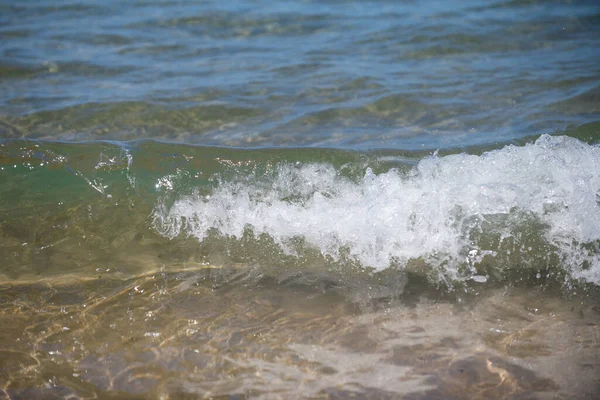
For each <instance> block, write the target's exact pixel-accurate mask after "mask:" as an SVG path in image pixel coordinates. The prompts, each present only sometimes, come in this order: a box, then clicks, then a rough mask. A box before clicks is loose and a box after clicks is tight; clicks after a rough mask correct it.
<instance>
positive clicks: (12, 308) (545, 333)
mask: <svg viewBox="0 0 600 400" xmlns="http://www.w3.org/2000/svg"><path fill="white" fill-rule="evenodd" d="M255 272H256V271H254V272H252V271H246V270H244V269H241V268H238V269H229V270H227V271H225V270H222V269H213V268H205V269H192V268H189V269H186V270H184V271H178V272H174V271H173V272H165V271H163V272H157V273H155V274H151V275H145V276H139V277H136V278H131V279H128V280H112V279H103V278H98V279H90V280H80V279H74V278H69V277H64V278H57V279H54V280H43V279H42V280H39V281H36V282H11V283H4V284H2V286H1V287H0V296H1V299H2V306H1V310H0V319H1V320H2V323H1V324H0V326H1V327H2V328H0V337H1V338H2V343H3V349H2V350H0V351H1V352H2V353H3V354H2V361H1V363H0V365H1V369H0V370H1V371H2V375H1V376H0V378H1V379H2V382H3V388H4V389H3V390H4V396H5V397H7V398H14V399H19V398H23V399H25V398H64V397H63V396H65V397H68V398H124V399H125V398H204V397H211V398H315V399H317V398H348V397H358V398H399V397H402V398H408V399H438V398H439V399H442V398H443V399H449V398H457V399H465V398H468V399H484V398H540V399H550V398H552V399H563V398H564V399H567V398H581V399H584V398H589V399H592V398H594V396H595V394H597V393H598V390H599V389H600V386H599V384H600V382H599V381H598V370H599V368H600V358H599V357H598V354H599V351H600V337H599V333H598V325H599V324H600V310H599V309H598V296H599V293H598V292H597V291H595V292H593V293H588V294H587V295H583V296H572V297H570V298H565V297H562V296H561V295H560V294H557V293H555V292H552V291H550V290H540V289H539V288H535V287H529V288H501V289H494V290H486V291H485V292H482V293H479V292H478V290H477V289H476V288H474V289H472V290H470V291H468V292H464V293H453V294H451V295H446V296H443V295H440V293H439V291H436V290H432V288H427V286H426V285H423V282H419V281H418V280H417V281H411V280H409V281H408V282H406V286H404V288H403V289H402V290H398V291H397V292H396V293H394V295H393V296H389V295H382V294H381V291H378V290H377V288H376V285H375V284H374V282H367V281H363V282H354V284H355V285H354V287H352V288H350V285H349V284H343V283H341V282H339V281H338V282H335V281H332V280H331V279H325V278H322V277H321V278H319V277H314V276H312V277H307V276H304V277H303V276H300V275H295V276H287V277H285V276H281V277H279V278H278V279H275V278H265V277H262V276H261V274H258V275H256V274H255ZM69 396H70V397H69Z"/></svg>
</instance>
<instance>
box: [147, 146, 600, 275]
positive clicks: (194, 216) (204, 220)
mask: <svg viewBox="0 0 600 400" xmlns="http://www.w3.org/2000/svg"><path fill="white" fill-rule="evenodd" d="M599 201H600V148H599V147H598V146H592V145H588V144H585V143H582V142H580V141H578V140H577V139H573V138H569V137H564V136H548V135H545V136H542V137H540V138H539V139H538V140H537V141H536V142H535V143H534V144H528V145H526V146H522V147H518V146H512V145H509V146H506V147H504V148H502V149H499V150H495V151H490V152H487V153H484V154H482V155H480V156H477V155H468V154H456V155H450V156H446V157H437V156H432V157H428V158H425V159H423V160H421V161H420V162H419V163H418V165H417V166H416V167H415V168H413V169H412V170H411V171H410V172H408V173H403V172H400V171H398V170H395V169H392V170H389V171H388V172H385V173H381V174H375V173H373V172H372V171H371V169H369V168H367V169H366V170H365V173H364V176H363V177H362V178H361V179H358V180H351V179H348V178H345V177H343V176H342V175H340V173H339V171H338V170H336V169H335V168H334V167H333V166H331V165H329V164H326V163H321V164H303V165H295V164H282V165H280V166H279V167H278V169H277V173H276V174H274V175H273V176H270V177H252V178H246V179H240V180H235V181H225V182H221V183H220V184H219V185H218V186H217V187H216V188H214V189H213V191H212V193H211V194H210V195H209V196H200V195H199V194H195V195H191V196H183V197H181V198H179V199H178V200H176V201H175V202H174V203H173V204H172V205H171V206H169V207H166V206H164V205H159V206H157V207H156V209H155V211H154V215H153V217H154V225H155V228H156V229H157V230H158V231H159V232H160V233H161V234H163V235H165V236H168V237H176V236H178V235H190V236H193V237H196V238H197V239H198V240H200V241H202V240H204V239H205V238H206V237H207V235H208V234H209V232H210V231H211V230H217V231H218V232H219V233H220V234H222V235H225V236H229V237H236V238H241V237H242V235H243V234H244V231H245V230H246V229H250V230H251V231H252V232H253V233H254V235H261V234H267V235H269V236H270V237H271V238H272V239H273V240H274V241H275V242H276V243H278V244H279V245H280V246H281V247H282V248H283V249H285V250H286V251H287V252H289V253H293V252H294V251H295V248H294V246H293V245H292V243H293V241H294V239H297V238H301V239H302V240H303V241H304V243H306V244H308V245H309V246H311V247H312V248H315V249H318V250H319V251H320V252H321V253H322V254H323V255H324V256H329V257H331V258H333V259H334V260H339V259H340V258H341V257H342V254H343V255H344V257H351V258H352V259H354V260H355V261H357V262H359V263H360V264H362V265H364V266H369V267H372V268H375V269H377V270H382V269H385V268H388V267H389V266H390V265H396V266H402V265H405V264H406V263H408V262H409V261H410V260H416V259H419V260H422V261H424V262H425V263H427V264H428V265H431V266H433V267H440V268H442V269H443V270H444V271H445V273H447V274H450V275H451V276H453V277H458V271H459V269H461V267H464V266H466V267H467V269H470V270H471V274H476V272H475V269H476V267H477V264H478V263H480V262H481V260H482V258H483V257H484V256H486V255H488V256H490V257H493V256H494V255H495V254H496V252H497V251H498V248H489V246H488V248H486V247H485V246H483V245H482V244H481V243H479V242H478V240H477V239H475V238H474V237H476V236H477V235H476V233H477V232H481V231H482V230H485V229H490V228H489V226H495V228H494V229H496V233H497V235H499V237H500V240H501V241H502V240H505V239H506V238H508V237H512V239H513V240H515V241H517V242H518V240H519V238H518V237H516V235H518V233H516V231H517V230H518V229H517V228H518V226H519V224H520V222H519V221H520V219H519V218H514V216H516V215H519V216H523V218H525V216H527V218H530V219H533V220H535V221H537V222H538V223H539V224H538V226H540V227H541V228H539V229H541V231H540V232H539V233H540V236H541V237H543V238H544V241H545V242H546V243H547V244H549V245H551V246H552V248H553V249H554V251H555V252H556V253H557V255H558V256H559V258H560V262H561V264H562V265H563V266H564V268H566V269H567V270H568V271H569V272H570V273H571V275H573V276H575V277H578V278H584V279H586V280H587V281H591V282H595V283H600V258H599V251H598V249H597V247H598V243H599V242H598V241H599V240H600V205H599ZM161 204H162V203H161ZM511 216H512V218H510V217H511ZM503 217H506V218H504V221H505V222H504V223H503V224H500V225H498V224H496V225H494V224H493V223H491V222H490V221H492V220H494V221H497V220H498V219H499V218H500V219H501V220H502V218H503ZM506 221H508V222H506ZM486 226H487V227H488V228H486ZM530 250H531V249H528V248H524V249H523V251H525V252H526V251H530Z"/></svg>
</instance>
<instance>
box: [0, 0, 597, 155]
mask: <svg viewBox="0 0 600 400" xmlns="http://www.w3.org/2000/svg"><path fill="white" fill-rule="evenodd" d="M0 7H1V9H0V11H1V12H0V14H1V21H2V24H1V26H0V34H2V36H3V38H4V40H2V43H1V44H0V77H1V82H0V87H1V88H2V90H1V93H0V105H1V111H0V115H1V117H0V118H1V121H2V128H1V129H2V132H3V136H5V137H31V138H44V139H66V140H89V139H118V140H129V139H135V138H139V137H141V136H143V137H153V138H158V139H165V140H175V141H182V142H193V143H199V144H224V145H236V146H245V145H248V144H249V145H253V146H264V145H269V146H270V145H320V146H323V145H327V146H353V147H354V146H360V147H363V146H370V147H387V146H394V147H402V148H418V147H420V146H426V147H447V146H464V145H467V144H477V143H489V142H495V141H506V140H509V139H512V138H515V137H520V136H525V135H531V134H536V133H543V132H546V133H548V132H553V131H556V130H562V129H564V128H565V127H566V126H567V125H569V124H576V125H578V124H581V123H583V122H589V121H593V120H598V116H599V114H600V109H599V108H598V98H599V97H598V96H599V93H600V92H599V90H600V86H599V84H598V81H599V77H600V57H599V52H598V48H599V47H600V39H599V38H600V7H598V4H597V3H596V2H595V1H588V2H586V1H575V2H570V1H569V2H562V1H550V2H537V1H493V2H487V1H463V2H460V3H459V4H456V3H450V2H412V1H404V2H397V1H368V2H353V1H337V0H336V1H324V2H312V1H281V2H277V3H276V4H274V5H266V4H262V3H260V2H251V1H234V2H213V1H204V2H197V3H189V2H179V1H135V2H127V3H120V2H113V1H108V2H107V1H102V2H95V1H88V2H83V3H78V2H71V1H55V2H51V1H30V2H18V3H10V2H3V4H2V5H1V6H0Z"/></svg>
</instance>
